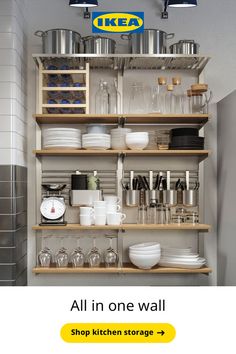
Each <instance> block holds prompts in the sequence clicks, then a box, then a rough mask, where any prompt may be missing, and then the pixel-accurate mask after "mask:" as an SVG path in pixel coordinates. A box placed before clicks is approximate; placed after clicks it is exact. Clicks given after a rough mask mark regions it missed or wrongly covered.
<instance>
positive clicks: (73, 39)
mask: <svg viewBox="0 0 236 354" xmlns="http://www.w3.org/2000/svg"><path fill="white" fill-rule="evenodd" d="M35 36H37V37H41V38H42V41H43V53H46V54H78V53H79V52H80V43H81V35H80V34H79V33H78V32H75V31H72V30H69V29H60V28H55V29H51V30H47V31H36V32H35Z"/></svg>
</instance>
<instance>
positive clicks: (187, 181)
mask: <svg viewBox="0 0 236 354" xmlns="http://www.w3.org/2000/svg"><path fill="white" fill-rule="evenodd" d="M185 182H186V190H187V191H188V190H189V171H186V172H185Z"/></svg>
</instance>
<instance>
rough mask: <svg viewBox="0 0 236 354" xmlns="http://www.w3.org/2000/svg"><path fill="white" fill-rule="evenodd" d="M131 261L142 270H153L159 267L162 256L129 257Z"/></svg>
mask: <svg viewBox="0 0 236 354" xmlns="http://www.w3.org/2000/svg"><path fill="white" fill-rule="evenodd" d="M129 258H130V261H131V262H132V263H133V264H134V265H136V267H138V268H140V269H151V268H152V267H154V266H155V265H157V264H158V263H159V261H160V258H161V256H160V255H159V254H157V255H145V256H141V255H132V254H130V255H129Z"/></svg>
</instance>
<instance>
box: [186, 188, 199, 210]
mask: <svg viewBox="0 0 236 354" xmlns="http://www.w3.org/2000/svg"><path fill="white" fill-rule="evenodd" d="M183 205H184V206H186V207H195V206H197V205H198V191H197V190H193V189H189V190H185V191H183Z"/></svg>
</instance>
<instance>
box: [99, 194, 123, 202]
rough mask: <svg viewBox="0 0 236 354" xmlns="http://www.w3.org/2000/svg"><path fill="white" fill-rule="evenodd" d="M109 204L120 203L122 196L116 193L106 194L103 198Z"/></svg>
mask: <svg viewBox="0 0 236 354" xmlns="http://www.w3.org/2000/svg"><path fill="white" fill-rule="evenodd" d="M103 199H104V200H105V201H106V202H107V203H108V204H118V203H120V198H119V197H117V196H116V195H104V198H103Z"/></svg>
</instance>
